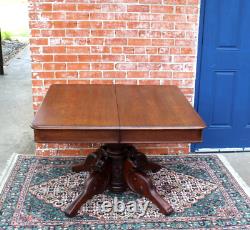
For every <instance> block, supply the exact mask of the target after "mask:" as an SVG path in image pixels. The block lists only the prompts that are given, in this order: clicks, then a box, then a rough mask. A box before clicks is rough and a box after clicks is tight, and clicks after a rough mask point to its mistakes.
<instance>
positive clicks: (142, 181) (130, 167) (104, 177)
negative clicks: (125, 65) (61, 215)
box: [65, 144, 173, 217]
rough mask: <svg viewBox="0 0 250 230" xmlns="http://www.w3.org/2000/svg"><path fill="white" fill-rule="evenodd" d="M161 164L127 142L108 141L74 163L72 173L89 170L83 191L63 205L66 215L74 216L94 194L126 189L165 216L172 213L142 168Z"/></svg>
mask: <svg viewBox="0 0 250 230" xmlns="http://www.w3.org/2000/svg"><path fill="white" fill-rule="evenodd" d="M160 168H161V166H160V165H158V164H157V163H154V162H150V161H148V159H147V157H146V155H145V154H143V153H140V152H138V151H137V150H136V149H135V148H134V147H133V146H131V145H126V144H107V145H104V146H102V147H101V148H99V149H98V150H97V151H96V152H94V153H91V154H90V155H88V157H87V158H86V160H85V162H83V163H81V164H77V165H73V167H72V169H73V171H74V172H81V171H89V172H91V173H90V176H89V177H88V179H87V181H86V183H85V185H84V190H83V192H81V193H80V195H79V196H78V197H77V198H76V199H75V200H74V201H73V202H72V203H71V204H70V205H69V206H68V207H67V208H66V210H65V214H66V216H69V217H73V216H76V215H77V212H78V211H79V209H80V208H81V206H82V205H83V204H84V203H85V202H87V201H88V200H89V199H91V198H92V197H93V196H94V195H97V194H99V193H102V192H104V191H105V190H106V189H110V190H111V191H112V192H116V193H117V192H123V191H125V190H126V189H127V188H130V189H131V190H132V191H134V192H136V193H139V194H140V195H142V196H145V197H147V198H148V199H149V200H151V201H152V202H153V203H154V204H155V205H156V206H157V207H158V208H159V210H160V211H161V212H162V213H163V214H165V215H168V214H170V213H172V212H173V209H172V207H171V206H170V204H169V203H168V202H167V201H165V200H164V199H163V198H162V197H161V196H160V195H159V194H158V193H157V192H156V190H155V187H154V186H153V184H152V182H151V180H150V179H149V177H148V176H147V175H146V173H144V172H143V171H144V170H152V171H154V172H156V171H158V170H159V169H160Z"/></svg>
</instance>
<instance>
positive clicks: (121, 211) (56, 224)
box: [0, 155, 250, 230]
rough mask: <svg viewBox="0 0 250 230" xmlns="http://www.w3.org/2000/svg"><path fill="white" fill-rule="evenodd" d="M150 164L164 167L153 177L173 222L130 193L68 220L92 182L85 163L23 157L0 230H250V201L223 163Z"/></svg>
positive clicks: (7, 190) (109, 196)
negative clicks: (82, 168) (82, 167)
mask: <svg viewBox="0 0 250 230" xmlns="http://www.w3.org/2000/svg"><path fill="white" fill-rule="evenodd" d="M150 158H151V160H152V161H155V162H158V163H160V164H161V165H162V166H163V168H162V169H161V170H160V171H158V172H156V173H153V172H148V174H150V176H151V178H152V181H153V183H154V185H155V186H156V188H157V191H158V192H159V193H160V194H161V195H162V196H163V197H164V198H165V199H166V200H167V201H168V202H169V203H171V205H172V207H173V208H174V211H175V212H174V213H173V214H171V215H169V216H164V215H163V214H161V213H159V212H158V209H157V208H156V207H155V206H154V205H153V204H152V203H151V202H149V201H148V200H147V199H146V198H143V197H140V196H139V195H136V194H134V193H133V192H131V191H126V192H125V193H123V194H113V193H111V192H109V191H106V192H105V193H104V194H101V195H96V196H94V197H93V199H92V200H90V201H88V202H87V203H86V204H85V205H83V206H82V209H81V210H80V211H79V213H78V215H77V216H76V217H74V218H68V217H66V216H65V215H64V213H63V211H64V209H65V207H66V206H67V205H68V204H69V203H70V202H71V201H72V199H73V198H74V197H76V196H77V195H78V194H79V193H80V191H82V188H83V184H84V181H85V180H86V178H87V176H88V173H85V172H82V173H72V172H71V165H72V164H74V163H79V161H80V160H83V159H84V158H79V157H50V158H41V157H35V156H25V155H19V156H18V157H17V159H16V163H15V164H14V166H13V168H12V170H11V171H10V173H9V177H8V179H7V181H6V183H5V185H4V186H3V189H2V192H1V195H0V229H58V230H59V229H250V199H249V197H248V196H247V194H246V192H245V191H244V190H243V188H242V187H240V185H239V184H238V182H237V180H236V179H235V177H233V175H232V174H231V173H230V171H229V170H228V168H227V167H225V165H224V164H223V163H222V161H221V160H220V158H218V157H217V156H212V155H196V156H194V155H188V156H154V157H150Z"/></svg>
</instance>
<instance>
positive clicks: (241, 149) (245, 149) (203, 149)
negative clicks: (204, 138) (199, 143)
mask: <svg viewBox="0 0 250 230" xmlns="http://www.w3.org/2000/svg"><path fill="white" fill-rule="evenodd" d="M195 152H196V153H212V152H214V153H215V152H216V153H217V152H250V147H246V148H201V149H197V150H195Z"/></svg>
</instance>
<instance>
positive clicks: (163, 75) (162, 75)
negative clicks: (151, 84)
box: [150, 71, 172, 78]
mask: <svg viewBox="0 0 250 230" xmlns="http://www.w3.org/2000/svg"><path fill="white" fill-rule="evenodd" d="M150 77H152V78H170V77H172V73H171V72H160V71H151V72H150Z"/></svg>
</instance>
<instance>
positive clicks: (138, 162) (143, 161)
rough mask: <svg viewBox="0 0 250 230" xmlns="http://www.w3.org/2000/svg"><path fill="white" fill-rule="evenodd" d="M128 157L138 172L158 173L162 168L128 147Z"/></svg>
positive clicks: (133, 148) (131, 147)
mask: <svg viewBox="0 0 250 230" xmlns="http://www.w3.org/2000/svg"><path fill="white" fill-rule="evenodd" d="M127 153H128V157H129V159H130V160H132V161H133V163H134V164H135V167H136V168H137V169H139V170H151V171H152V172H158V171H159V170H160V169H161V168H162V167H161V165H159V164H157V163H154V162H152V161H149V160H148V158H147V156H146V155H145V154H144V153H141V152H139V151H138V150H137V149H136V148H135V147H133V146H129V147H128V148H127Z"/></svg>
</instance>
